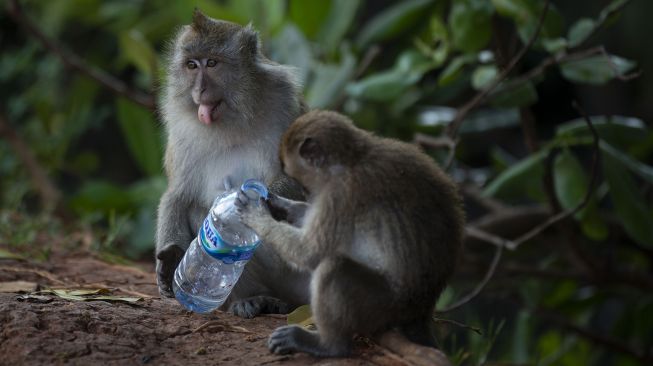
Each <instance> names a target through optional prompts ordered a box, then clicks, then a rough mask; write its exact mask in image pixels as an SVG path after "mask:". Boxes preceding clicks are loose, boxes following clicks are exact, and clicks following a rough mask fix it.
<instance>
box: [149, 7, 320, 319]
mask: <svg viewBox="0 0 653 366" xmlns="http://www.w3.org/2000/svg"><path fill="white" fill-rule="evenodd" d="M193 19H194V22H193V24H192V25H191V26H184V27H182V28H181V29H180V31H179V32H178V34H177V35H176V37H175V39H174V41H173V42H172V44H171V48H170V50H169V52H168V65H167V78H166V80H165V84H164V89H163V95H162V99H161V103H160V104H161V106H162V107H161V114H162V116H163V123H164V126H165V130H166V136H167V146H166V153H165V170H166V174H167V177H168V188H167V190H166V192H165V193H164V195H163V197H162V198H161V201H160V204H159V210H158V222H157V236H156V258H157V280H158V284H159V290H160V292H161V294H162V295H164V296H172V291H171V281H172V275H173V273H174V269H175V268H176V266H177V264H178V262H179V260H180V258H181V256H182V255H183V253H184V251H185V250H186V249H187V248H188V245H189V243H190V242H191V241H192V240H193V238H194V237H195V236H196V235H197V230H198V229H199V227H200V225H201V222H202V220H203V219H204V218H205V216H206V215H207V213H208V211H209V208H210V206H211V203H212V202H213V200H214V199H215V197H216V196H217V195H218V194H220V193H222V192H223V191H224V184H225V179H227V180H228V181H229V182H230V183H231V184H233V185H234V186H239V185H240V184H241V183H242V182H243V181H244V180H246V179H248V178H256V179H259V180H262V181H264V182H266V183H267V184H268V185H269V186H270V189H271V191H272V192H276V193H278V194H281V195H285V196H289V197H293V198H295V199H300V198H301V193H300V190H299V187H298V186H297V184H296V183H293V182H292V180H290V179H288V178H287V177H285V176H284V175H283V174H282V172H281V169H280V165H279V160H278V153H277V151H278V147H279V139H280V137H281V135H282V133H283V132H284V131H285V130H286V129H287V127H288V126H289V125H290V123H291V122H292V121H293V120H294V119H295V118H296V117H297V116H298V115H299V114H301V113H302V112H303V111H304V107H303V102H302V99H301V95H300V86H299V85H297V83H296V82H295V81H294V77H293V72H292V70H291V69H289V68H288V67H285V66H281V65H278V64H275V63H272V62H271V61H269V60H267V59H266V58H265V57H264V56H263V55H261V54H260V51H259V45H258V36H257V35H256V33H255V32H254V31H253V30H252V29H251V28H250V27H241V26H239V25H236V24H233V23H229V22H224V21H219V20H214V19H211V18H208V17H206V16H204V15H203V14H201V13H199V12H197V13H196V14H195V15H194V18H193ZM191 58H194V59H209V58H211V59H217V60H218V61H219V62H218V65H217V66H216V67H212V68H205V69H202V71H201V72H202V74H201V75H199V76H198V74H197V71H198V70H194V71H195V73H192V72H191V70H188V69H187V66H186V62H187V60H189V59H191ZM218 99H220V100H222V101H223V103H224V104H225V105H226V107H225V109H224V111H223V112H222V114H221V117H220V119H219V120H218V121H217V122H215V123H212V124H210V125H205V124H203V123H201V122H200V121H199V120H198V117H197V113H198V102H200V101H202V103H206V101H209V102H213V101H215V100H218ZM307 289H308V275H307V274H306V273H302V272H300V271H297V270H295V269H292V268H290V267H289V266H287V265H285V264H284V261H283V260H282V259H281V258H280V257H279V255H278V254H277V253H276V252H275V251H274V249H273V248H272V247H270V246H268V245H266V244H265V243H264V244H263V245H261V246H260V247H259V249H258V250H257V252H256V253H255V255H254V257H253V259H252V260H251V261H250V263H249V264H248V265H247V266H246V267H245V271H244V273H243V275H242V277H241V279H240V281H239V282H238V284H237V285H236V287H235V288H234V290H233V292H232V294H231V296H230V297H229V299H228V300H227V303H225V305H224V306H223V307H225V308H227V307H230V306H231V309H232V310H233V311H234V312H236V313H237V314H238V315H241V316H244V317H252V316H254V315H256V314H258V312H260V311H268V310H272V311H284V312H285V311H288V309H289V308H292V307H294V306H297V305H299V304H303V303H306V302H307V301H308V295H307ZM263 295H265V296H263ZM250 298H251V299H250ZM279 299H281V301H279ZM268 302H269V304H268ZM252 304H253V305H252ZM270 304H272V305H270ZM275 304H276V305H275ZM283 304H285V305H283ZM241 305H242V306H241Z"/></svg>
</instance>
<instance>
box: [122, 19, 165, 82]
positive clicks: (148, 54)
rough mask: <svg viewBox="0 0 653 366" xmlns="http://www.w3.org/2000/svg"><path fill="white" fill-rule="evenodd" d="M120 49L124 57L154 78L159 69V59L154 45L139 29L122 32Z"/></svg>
mask: <svg viewBox="0 0 653 366" xmlns="http://www.w3.org/2000/svg"><path fill="white" fill-rule="evenodd" d="M120 50H121V51H122V55H123V57H125V58H126V59H127V60H128V61H129V62H130V63H132V64H133V65H134V66H136V68H138V70H140V71H141V72H142V73H144V74H145V75H147V77H148V78H149V79H152V78H153V77H154V76H155V75H156V71H157V69H158V59H157V56H156V52H155V51H154V49H153V48H152V45H150V43H149V42H148V41H147V39H145V37H144V36H143V33H141V32H140V31H139V30H137V29H132V30H130V31H125V32H121V33H120Z"/></svg>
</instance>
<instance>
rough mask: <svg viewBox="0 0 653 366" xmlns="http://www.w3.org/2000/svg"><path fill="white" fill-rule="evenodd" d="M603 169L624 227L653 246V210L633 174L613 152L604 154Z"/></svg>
mask: <svg viewBox="0 0 653 366" xmlns="http://www.w3.org/2000/svg"><path fill="white" fill-rule="evenodd" d="M603 171H604V174H605V178H606V181H607V182H608V186H609V187H610V197H611V198H612V204H613V205H614V208H615V212H616V213H617V215H618V217H619V220H620V221H621V224H622V225H623V227H624V229H625V230H626V232H627V233H628V235H630V237H631V238H633V239H634V240H635V241H637V242H638V243H640V244H642V245H645V246H647V247H653V225H651V222H653V212H652V211H651V208H650V207H649V206H648V205H647V204H646V202H647V201H646V199H645V198H644V197H643V196H642V195H641V194H640V192H639V187H637V184H636V183H635V181H634V180H633V178H632V176H631V175H630V173H629V172H628V170H627V169H626V167H625V166H624V165H623V164H622V163H621V162H620V161H619V160H617V159H616V158H614V157H613V156H612V155H611V154H603Z"/></svg>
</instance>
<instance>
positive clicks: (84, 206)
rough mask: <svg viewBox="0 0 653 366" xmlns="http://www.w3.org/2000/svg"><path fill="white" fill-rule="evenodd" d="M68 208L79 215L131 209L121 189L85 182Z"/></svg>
mask: <svg viewBox="0 0 653 366" xmlns="http://www.w3.org/2000/svg"><path fill="white" fill-rule="evenodd" d="M69 204H70V207H71V208H72V209H73V210H75V211H76V212H79V213H85V212H94V211H102V212H105V213H107V212H110V211H112V210H115V211H118V212H126V211H129V210H130V209H131V208H132V207H133V204H132V201H131V199H130V197H129V196H128V195H127V194H125V191H124V190H123V188H122V187H118V186H117V185H114V184H112V183H109V182H104V181H87V182H86V183H84V185H83V186H82V188H80V189H79V191H78V192H77V194H75V196H73V198H72V199H71V200H70V203H69Z"/></svg>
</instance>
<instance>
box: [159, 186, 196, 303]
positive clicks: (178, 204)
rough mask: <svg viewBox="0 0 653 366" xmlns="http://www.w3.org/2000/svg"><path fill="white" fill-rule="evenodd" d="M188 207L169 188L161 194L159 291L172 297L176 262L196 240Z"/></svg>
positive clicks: (177, 262)
mask: <svg viewBox="0 0 653 366" xmlns="http://www.w3.org/2000/svg"><path fill="white" fill-rule="evenodd" d="M187 212H188V207H187V205H185V204H184V203H183V202H182V201H181V200H180V199H179V197H178V196H177V195H175V194H174V191H172V190H168V191H166V192H165V193H164V194H163V196H162V197H161V202H160V204H159V211H158V218H157V233H156V275H157V283H158V285H159V293H160V294H161V295H163V296H167V297H173V296H174V294H173V292H172V277H173V275H174V273H175V269H176V268H177V264H179V261H180V260H181V258H182V257H183V256H184V252H185V251H186V249H187V248H188V245H189V244H190V242H191V241H192V240H193V234H192V233H191V231H190V227H189V226H188V218H187V216H186V214H187Z"/></svg>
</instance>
